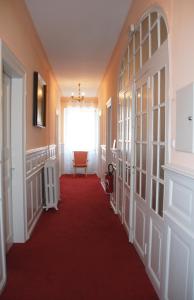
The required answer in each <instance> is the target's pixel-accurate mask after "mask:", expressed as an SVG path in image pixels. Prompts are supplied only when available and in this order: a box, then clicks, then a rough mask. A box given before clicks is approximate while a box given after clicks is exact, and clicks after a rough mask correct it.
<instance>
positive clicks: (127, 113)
mask: <svg viewBox="0 0 194 300" xmlns="http://www.w3.org/2000/svg"><path fill="white" fill-rule="evenodd" d="M123 107H124V112H123V120H124V121H123V123H124V126H123V127H124V128H123V129H124V136H123V143H124V145H123V148H124V149H123V209H122V211H123V213H122V220H123V224H124V226H125V228H126V229H127V232H128V234H129V240H130V241H131V240H132V226H133V224H132V205H133V203H132V201H131V196H132V195H131V192H132V191H131V180H132V178H131V170H132V168H131V148H132V147H131V143H132V87H131V86H130V85H129V89H128V90H127V91H126V92H125V94H124V100H123Z"/></svg>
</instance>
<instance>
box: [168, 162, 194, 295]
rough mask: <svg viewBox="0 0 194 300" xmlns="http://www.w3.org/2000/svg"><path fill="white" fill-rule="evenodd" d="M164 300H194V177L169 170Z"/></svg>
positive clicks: (191, 174)
mask: <svg viewBox="0 0 194 300" xmlns="http://www.w3.org/2000/svg"><path fill="white" fill-rule="evenodd" d="M165 182H166V190H165V199H166V200H165V206H164V223H165V245H164V258H165V259H164V261H165V266H164V272H163V274H164V278H163V284H164V288H163V291H164V295H163V297H164V299H165V300H175V299H176V300H191V299H194V173H191V172H188V171H186V170H185V171H184V170H181V169H178V168H177V167H175V166H171V165H168V166H166V167H165Z"/></svg>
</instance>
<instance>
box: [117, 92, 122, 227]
mask: <svg viewBox="0 0 194 300" xmlns="http://www.w3.org/2000/svg"><path fill="white" fill-rule="evenodd" d="M123 135H124V94H123V93H120V94H119V102H118V146H117V147H118V171H117V172H118V177H117V178H118V180H117V203H118V204H117V208H118V214H119V217H120V219H121V221H122V222H123V219H122V218H123V156H124V139H123Z"/></svg>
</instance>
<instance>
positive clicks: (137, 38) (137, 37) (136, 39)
mask: <svg viewBox="0 0 194 300" xmlns="http://www.w3.org/2000/svg"><path fill="white" fill-rule="evenodd" d="M139 46H140V32H139V28H138V30H137V31H136V32H135V51H137V49H138V48H139Z"/></svg>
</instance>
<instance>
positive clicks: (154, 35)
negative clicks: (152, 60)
mask: <svg viewBox="0 0 194 300" xmlns="http://www.w3.org/2000/svg"><path fill="white" fill-rule="evenodd" d="M157 49H158V27H157V25H156V26H154V28H153V29H152V31H151V53H152V55H153V54H154V52H155V51H156V50H157Z"/></svg>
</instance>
